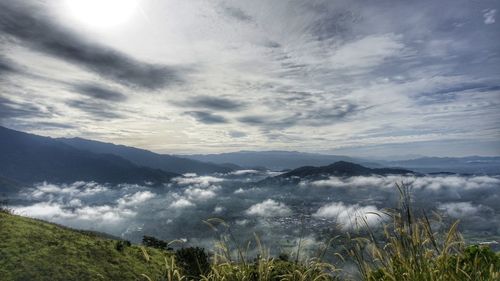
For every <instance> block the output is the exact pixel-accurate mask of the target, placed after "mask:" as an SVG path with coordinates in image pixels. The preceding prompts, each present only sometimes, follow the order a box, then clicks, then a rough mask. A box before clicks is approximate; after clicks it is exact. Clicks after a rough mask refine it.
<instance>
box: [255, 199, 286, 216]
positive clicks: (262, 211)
mask: <svg viewBox="0 0 500 281" xmlns="http://www.w3.org/2000/svg"><path fill="white" fill-rule="evenodd" d="M246 214H247V215H250V216H259V217H284V216H289V215H291V214H292V210H291V209H290V208H289V207H288V206H287V205H285V204H284V203H280V202H276V201H274V200H273V199H267V200H265V201H263V202H261V203H257V204H255V205H252V206H251V207H250V208H248V210H247V211H246Z"/></svg>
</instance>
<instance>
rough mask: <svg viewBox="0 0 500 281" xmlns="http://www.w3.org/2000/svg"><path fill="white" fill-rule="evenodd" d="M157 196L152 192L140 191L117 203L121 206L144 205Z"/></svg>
mask: <svg viewBox="0 0 500 281" xmlns="http://www.w3.org/2000/svg"><path fill="white" fill-rule="evenodd" d="M155 196H156V194H154V193H152V192H151V191H138V192H136V193H134V194H127V195H125V196H124V197H122V198H120V199H118V200H117V202H118V205H120V206H135V205H139V204H142V203H144V202H146V201H148V200H150V199H152V198H154V197H155Z"/></svg>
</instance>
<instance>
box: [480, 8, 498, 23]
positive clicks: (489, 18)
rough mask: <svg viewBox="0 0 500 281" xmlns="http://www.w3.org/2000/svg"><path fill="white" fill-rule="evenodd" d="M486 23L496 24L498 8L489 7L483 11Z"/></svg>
mask: <svg viewBox="0 0 500 281" xmlns="http://www.w3.org/2000/svg"><path fill="white" fill-rule="evenodd" d="M483 12H484V13H483V18H484V24H494V23H495V16H496V13H497V10H495V9H487V10H484V11H483Z"/></svg>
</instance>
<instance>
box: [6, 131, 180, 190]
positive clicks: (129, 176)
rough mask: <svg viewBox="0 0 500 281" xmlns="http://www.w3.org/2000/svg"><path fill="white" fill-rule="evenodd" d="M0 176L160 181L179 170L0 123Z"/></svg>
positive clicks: (60, 180) (28, 180) (27, 181)
mask: <svg viewBox="0 0 500 281" xmlns="http://www.w3.org/2000/svg"><path fill="white" fill-rule="evenodd" d="M0 176H1V177H4V178H7V179H10V180H14V181H18V182H21V183H25V184H31V183H35V182H41V181H49V182H55V183H67V182H75V181H96V182H101V183H114V184H117V183H138V184H143V183H145V182H151V183H152V184H154V185H157V184H161V183H163V182H166V181H168V180H169V179H171V178H172V177H174V176H177V174H175V173H170V172H165V171H162V170H158V169H151V168H147V167H141V166H138V165H136V164H133V163H132V162H130V161H128V160H125V159H123V158H121V157H119V156H116V155H111V154H98V153H92V152H89V151H84V150H80V149H77V148H75V147H72V146H70V145H67V144H65V143H63V142H61V141H58V140H56V139H52V138H49V137H42V136H37V135H33V134H27V133H23V132H19V131H15V130H11V129H8V128H5V127H0Z"/></svg>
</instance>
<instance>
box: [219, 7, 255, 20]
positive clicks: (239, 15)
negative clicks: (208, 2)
mask: <svg viewBox="0 0 500 281" xmlns="http://www.w3.org/2000/svg"><path fill="white" fill-rule="evenodd" d="M220 8H221V11H222V13H223V14H224V15H227V16H229V17H231V18H233V19H236V20H239V21H243V22H251V21H252V17H251V16H250V15H248V14H247V13H245V12H244V11H243V10H242V9H240V8H238V7H234V6H229V5H227V4H225V3H221V4H220Z"/></svg>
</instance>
